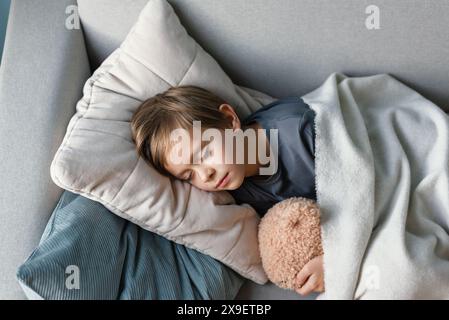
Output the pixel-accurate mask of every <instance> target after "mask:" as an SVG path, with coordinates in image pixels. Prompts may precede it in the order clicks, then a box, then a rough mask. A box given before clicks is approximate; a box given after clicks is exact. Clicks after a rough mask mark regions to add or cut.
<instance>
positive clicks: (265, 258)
mask: <svg viewBox="0 0 449 320" xmlns="http://www.w3.org/2000/svg"><path fill="white" fill-rule="evenodd" d="M258 240H259V250H260V255H261V258H262V267H263V268H264V270H265V273H266V274H267V276H268V279H269V280H270V281H271V282H273V283H274V284H275V285H277V286H279V287H281V288H284V289H291V290H295V289H296V288H295V278H296V275H297V274H298V272H299V271H301V269H302V268H303V267H304V265H305V264H306V263H307V262H309V261H310V260H311V259H313V258H315V257H317V256H319V255H322V254H323V247H322V244H321V228H320V211H319V208H318V205H317V204H316V202H315V201H313V200H311V199H307V198H303V197H292V198H288V199H285V200H283V201H280V202H278V203H277V204H275V205H274V206H273V207H271V208H270V209H269V210H268V211H267V213H266V214H265V215H264V216H263V217H262V219H261V220H260V223H259V228H258Z"/></svg>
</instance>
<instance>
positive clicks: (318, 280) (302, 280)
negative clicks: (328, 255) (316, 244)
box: [295, 255, 324, 295]
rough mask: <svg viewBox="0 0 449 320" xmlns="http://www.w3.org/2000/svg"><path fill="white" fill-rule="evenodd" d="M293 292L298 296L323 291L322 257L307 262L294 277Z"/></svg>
mask: <svg viewBox="0 0 449 320" xmlns="http://www.w3.org/2000/svg"><path fill="white" fill-rule="evenodd" d="M295 291H296V292H297V293H299V294H300V295H308V294H309V293H311V292H313V291H315V292H323V291H324V268H323V256H322V255H321V256H318V257H315V258H313V259H312V260H310V261H309V262H307V264H306V265H305V266H304V267H303V268H302V270H301V271H300V272H298V274H297V275H296V282H295Z"/></svg>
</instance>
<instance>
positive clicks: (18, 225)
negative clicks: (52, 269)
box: [0, 0, 90, 299]
mask: <svg viewBox="0 0 449 320" xmlns="http://www.w3.org/2000/svg"><path fill="white" fill-rule="evenodd" d="M69 5H76V0H46V1H40V2H39V3H38V4H37V3H36V2H35V1H33V0H15V1H14V0H13V1H12V4H11V9H10V17H9V21H8V27H7V33H6V42H5V47H4V53H3V60H2V62H1V66H0V158H1V159H0V161H1V167H0V168H1V169H0V177H1V178H0V283H1V285H0V299H19V298H24V295H23V293H22V291H21V289H20V286H19V284H18V282H17V281H16V277H15V275H16V270H17V267H18V266H19V265H20V264H21V263H22V262H23V261H24V259H25V258H26V257H27V256H28V255H29V254H30V253H31V251H32V250H33V249H34V248H35V246H36V245H37V244H38V242H39V239H40V237H41V235H42V232H43V230H44V228H45V225H46V223H47V221H48V218H49V216H50V214H51V212H52V211H53V209H54V207H55V205H56V203H57V200H58V199H59V196H60V194H61V193H62V190H61V189H60V188H59V187H57V186H56V185H55V184H53V182H52V180H51V177H50V164H51V161H52V158H53V156H54V154H55V152H56V150H57V148H58V147H59V145H60V143H61V142H62V139H63V137H64V134H65V131H66V127H67V124H68V122H69V120H70V118H71V117H72V115H73V114H74V112H75V106H76V102H77V101H78V100H79V99H80V98H81V96H82V88H83V84H84V82H85V81H86V80H87V78H88V77H89V76H90V68H89V62H88V57H87V54H86V49H85V45H84V39H83V33H82V31H81V30H80V29H74V30H69V29H67V28H66V24H65V23H66V19H67V17H68V16H69V15H68V14H66V8H67V6H69Z"/></svg>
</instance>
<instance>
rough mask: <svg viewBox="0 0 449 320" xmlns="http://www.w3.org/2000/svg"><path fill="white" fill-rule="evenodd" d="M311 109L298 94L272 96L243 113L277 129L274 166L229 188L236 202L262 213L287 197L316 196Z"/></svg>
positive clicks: (312, 197) (263, 124) (313, 113)
mask: <svg viewBox="0 0 449 320" xmlns="http://www.w3.org/2000/svg"><path fill="white" fill-rule="evenodd" d="M314 119H315V112H314V111H313V110H312V109H311V108H310V107H309V106H308V105H307V104H306V103H305V102H304V101H303V100H302V99H301V98H299V97H287V98H283V99H279V100H276V101H274V102H272V103H270V104H268V105H266V106H264V107H262V108H260V109H259V110H257V111H256V112H254V113H253V114H251V115H250V116H249V117H247V118H246V119H245V120H244V121H243V123H244V124H246V125H248V124H250V123H252V122H253V121H257V122H258V123H259V125H260V126H261V127H262V128H263V129H265V130H266V136H267V138H268V140H269V139H270V134H269V129H278V169H277V172H276V173H275V174H273V175H271V176H267V175H265V176H263V175H257V176H251V177H247V178H245V180H244V181H243V184H242V185H241V186H240V188H238V189H236V190H230V191H229V192H230V193H231V195H232V196H233V197H234V199H235V200H236V202H237V204H241V203H248V204H250V205H251V206H252V207H253V208H254V209H255V210H256V211H257V213H258V214H259V215H260V216H263V215H264V214H265V213H266V212H267V210H268V209H269V208H271V207H272V206H273V205H274V204H276V203H278V202H279V201H282V200H284V199H287V198H290V197H294V196H296V197H305V198H309V199H313V200H316V191H315V128H314Z"/></svg>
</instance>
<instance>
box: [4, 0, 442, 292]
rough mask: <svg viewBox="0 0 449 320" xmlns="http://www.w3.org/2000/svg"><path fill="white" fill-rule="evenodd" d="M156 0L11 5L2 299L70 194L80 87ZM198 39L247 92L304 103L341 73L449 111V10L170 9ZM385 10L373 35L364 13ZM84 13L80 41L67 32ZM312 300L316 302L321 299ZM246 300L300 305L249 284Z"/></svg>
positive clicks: (198, 2)
mask: <svg viewBox="0 0 449 320" xmlns="http://www.w3.org/2000/svg"><path fill="white" fill-rule="evenodd" d="M147 1H148V0H78V1H76V0H42V1H39V2H38V3H36V2H35V1H33V0H13V1H12V5H11V12H10V18H9V22H8V28H7V35H6V43H5V48H4V54H3V60H2V64H1V67H0V111H1V113H0V157H1V158H0V163H1V169H0V299H23V298H24V297H25V296H24V294H23V293H22V291H21V289H20V287H19V285H18V283H17V281H16V280H15V273H16V269H17V267H18V265H20V264H21V263H22V262H23V260H24V259H25V258H26V257H27V256H28V255H29V253H30V252H31V251H32V250H33V248H34V247H35V246H36V245H37V243H38V241H39V238H40V236H41V234H42V232H43V229H44V227H45V225H46V223H47V220H48V218H49V216H50V214H51V212H52V210H53V209H54V207H55V204H56V202H57V200H58V199H59V196H60V194H61V193H62V190H61V189H60V188H58V187H57V186H56V185H55V184H53V183H52V181H51V179H50V174H49V167H50V163H51V160H52V158H53V155H54V153H55V152H56V150H57V148H58V146H59V144H60V143H61V141H62V138H63V136H64V134H65V129H66V126H67V124H68V121H69V119H70V118H71V116H72V115H73V113H74V112H75V104H76V102H77V101H78V100H79V99H80V97H81V95H82V86H83V84H84V82H85V81H86V79H87V78H88V77H89V76H90V74H91V72H92V71H93V70H95V68H97V67H98V66H99V64H100V63H101V62H102V61H103V60H104V59H105V57H107V56H108V54H110V53H111V52H112V51H113V50H114V49H115V48H116V47H117V46H119V44H120V43H121V41H122V40H123V39H124V37H125V36H126V34H127V32H128V31H129V29H130V28H131V26H132V24H133V23H134V21H135V20H136V18H137V16H138V14H139V11H140V10H141V9H142V8H143V6H144V5H145V4H146V2H147ZM169 2H170V3H171V4H172V5H173V7H174V9H175V11H176V12H177V13H178V15H179V17H180V19H181V22H182V23H183V25H184V26H185V27H186V28H187V30H188V31H189V33H190V34H191V35H192V36H193V37H194V38H195V39H196V40H197V41H198V42H199V43H200V44H201V45H202V46H203V47H204V49H205V50H206V51H208V52H209V53H210V54H211V55H212V56H213V57H214V58H215V59H216V60H217V61H218V62H219V63H220V65H221V66H222V67H223V68H224V70H225V71H226V72H227V73H228V74H229V75H230V77H231V78H232V79H233V80H234V81H235V82H236V83H237V84H239V85H243V86H246V87H250V88H254V89H257V90H260V91H263V92H266V93H268V94H270V95H272V96H277V97H282V96H286V95H303V94H305V93H306V92H309V91H311V90H312V89H314V88H316V87H317V86H318V85H320V84H321V83H322V82H323V80H324V79H326V77H327V76H328V75H329V74H330V73H331V72H334V71H339V72H343V73H345V74H347V75H350V76H357V75H371V74H376V73H390V74H392V75H393V76H395V77H396V78H398V79H399V80H401V81H403V82H404V83H405V84H407V85H409V86H410V87H412V88H413V89H415V90H417V91H418V92H420V93H421V94H422V95H424V96H425V97H427V98H428V99H430V100H432V101H433V102H434V103H436V104H437V105H439V106H440V107H442V108H443V109H444V110H446V111H448V110H449V58H448V57H449V29H448V27H447V26H448V25H449V1H445V0H440V1H432V2H430V1H420V0H396V1H394V3H393V2H392V1H387V0H376V1H363V0H345V1H332V0H315V1H309V0H281V1H278V0H245V1H242V0H225V1H221V0H169ZM370 4H375V5H377V6H378V7H379V9H380V29H377V30H368V29H367V28H366V27H365V19H366V18H367V16H368V14H366V13H365V8H366V7H367V6H368V5H370ZM69 5H78V9H79V14H80V19H81V29H78V30H76V29H75V30H69V29H67V28H66V27H65V22H66V19H67V17H68V14H66V8H67V7H68V6H69ZM313 298H314V295H311V296H309V297H308V299H313ZM237 299H302V297H300V296H299V295H297V294H295V293H293V292H291V291H287V290H282V289H279V288H276V287H275V286H274V285H272V284H267V285H264V286H260V285H256V284H255V283H253V282H251V281H247V282H246V284H245V285H244V286H243V287H242V289H241V291H240V293H239V295H238V296H237Z"/></svg>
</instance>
